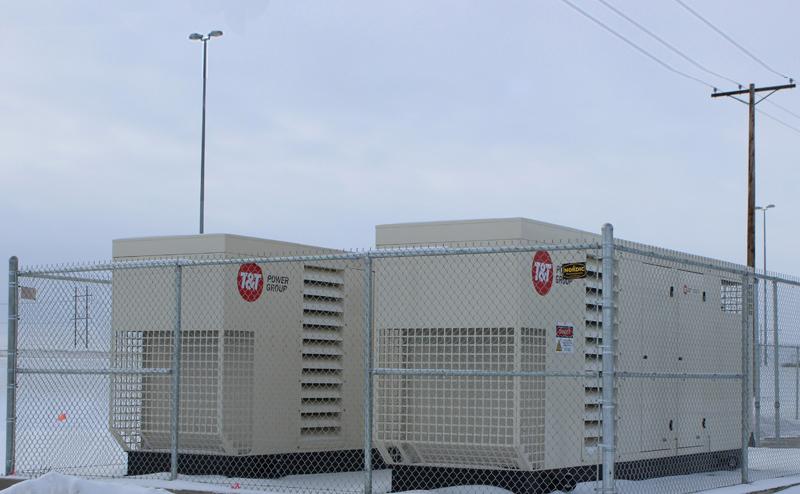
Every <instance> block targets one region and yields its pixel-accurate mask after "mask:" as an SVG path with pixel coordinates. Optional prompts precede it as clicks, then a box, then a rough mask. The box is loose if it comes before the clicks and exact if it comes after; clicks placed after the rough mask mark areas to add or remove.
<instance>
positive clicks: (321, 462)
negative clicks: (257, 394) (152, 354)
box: [128, 449, 742, 494]
mask: <svg viewBox="0 0 800 494" xmlns="http://www.w3.org/2000/svg"><path fill="white" fill-rule="evenodd" d="M741 454H742V453H741V450H739V449H732V450H727V451H715V452H712V453H698V454H691V455H681V456H669V457H665V458H655V459H651V460H639V461H629V462H621V463H617V465H616V467H615V473H616V477H617V479H620V480H645V479H651V478H655V477H668V476H672V475H689V474H693V473H701V472H711V471H716V470H734V469H736V468H739V463H740V459H741ZM372 466H373V469H375V470H383V469H386V468H389V469H391V470H392V491H393V492H400V491H410V490H417V489H419V490H430V489H439V488H442V487H453V486H459V485H488V486H494V487H500V488H503V489H506V490H509V491H511V492H513V493H514V494H546V493H549V492H552V491H557V490H561V491H565V492H569V491H571V490H572V489H574V488H575V485H576V484H577V483H578V482H586V481H591V480H594V479H595V477H596V476H598V475H600V470H599V468H598V467H597V466H580V467H570V468H559V469H554V470H539V471H535V472H522V471H518V470H487V469H479V468H449V467H428V466H416V465H386V464H385V463H384V462H383V459H382V458H381V456H380V454H379V453H378V452H377V450H373V451H372ZM169 469H170V455H169V453H150V452H142V451H131V452H129V453H128V475H148V474H153V473H159V472H168V471H169ZM363 469H364V453H363V451H362V450H360V449H351V450H340V451H325V452H317V453H287V454H281V455H249V456H223V455H202V454H188V453H186V454H181V455H180V456H179V458H178V473H180V474H184V475H221V476H225V477H239V478H264V479H270V478H280V477H285V476H287V475H303V474H318V473H339V472H357V471H360V470H363Z"/></svg>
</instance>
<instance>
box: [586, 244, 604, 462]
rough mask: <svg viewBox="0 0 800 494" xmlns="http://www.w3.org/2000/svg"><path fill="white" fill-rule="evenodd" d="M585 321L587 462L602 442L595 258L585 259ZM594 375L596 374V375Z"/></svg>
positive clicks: (598, 267)
mask: <svg viewBox="0 0 800 494" xmlns="http://www.w3.org/2000/svg"><path fill="white" fill-rule="evenodd" d="M585 303H586V318H585V321H584V322H585V328H586V330H585V331H584V340H585V341H584V349H585V351H584V362H585V368H584V370H585V371H586V373H587V376H589V375H593V374H594V375H596V376H597V377H586V378H584V379H585V382H584V401H583V409H584V415H583V445H584V457H585V458H586V459H597V458H599V455H598V453H599V445H600V441H601V439H602V430H603V421H602V416H603V414H602V410H601V407H602V402H601V398H602V395H603V385H602V378H601V377H600V372H602V370H603V352H602V345H603V273H602V261H601V260H600V259H598V258H597V257H595V256H591V255H590V256H587V258H586V294H585ZM595 373H597V374H595Z"/></svg>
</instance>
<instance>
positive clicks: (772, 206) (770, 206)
mask: <svg viewBox="0 0 800 494" xmlns="http://www.w3.org/2000/svg"><path fill="white" fill-rule="evenodd" d="M774 207H775V205H774V204H770V205H769V206H767V207H765V208H764V209H770V208H774Z"/></svg>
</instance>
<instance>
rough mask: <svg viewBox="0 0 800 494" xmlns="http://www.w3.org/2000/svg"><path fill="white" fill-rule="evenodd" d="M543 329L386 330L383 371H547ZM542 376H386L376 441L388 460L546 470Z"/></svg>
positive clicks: (381, 346)
mask: <svg viewBox="0 0 800 494" xmlns="http://www.w3.org/2000/svg"><path fill="white" fill-rule="evenodd" d="M545 342H546V339H545V332H544V330H541V329H527V328H523V329H519V328H513V327H494V328H387V329H381V330H379V333H378V341H377V348H378V366H379V367H388V368H393V369H442V370H459V371H475V370H477V371H496V372H514V371H519V370H523V369H524V370H539V371H543V370H544V369H545V347H546V345H545ZM544 390H545V383H544V378H543V377H533V378H530V377H525V378H521V377H513V376H470V375H460V376H426V375H422V376H414V375H385V376H380V377H379V378H378V385H377V386H376V394H377V397H376V404H377V406H376V421H375V430H376V440H377V441H378V443H379V446H380V447H381V448H382V453H384V458H385V459H386V460H387V461H389V462H390V463H403V464H424V465H434V466H435V465H441V466H460V467H467V468H470V467H478V468H509V469H516V470H530V469H536V468H541V466H542V462H543V459H544V413H545V401H544V392H545V391H544Z"/></svg>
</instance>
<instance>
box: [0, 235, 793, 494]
mask: <svg viewBox="0 0 800 494" xmlns="http://www.w3.org/2000/svg"><path fill="white" fill-rule="evenodd" d="M9 281H10V284H9V287H10V290H9V353H8V357H9V358H8V383H9V388H8V413H7V427H6V431H7V433H6V473H7V474H9V473H15V474H17V475H20V476H22V477H35V476H39V475H42V474H44V473H46V472H49V471H58V472H62V473H66V474H73V475H78V476H82V477H110V478H121V477H126V478H142V479H148V480H149V481H153V480H170V479H176V478H180V479H182V480H192V481H196V482H205V483H210V484H214V485H217V486H224V487H229V488H234V489H236V488H241V489H251V490H263V491H268V492H309V493H310V492H313V493H318V492H342V493H344V492H352V493H389V492H404V491H412V490H434V489H441V488H448V487H455V486H461V490H462V491H465V492H476V493H478V492H480V493H484V492H503V491H502V489H504V490H506V491H510V492H513V493H515V494H516V493H520V494H521V493H531V492H538V493H550V492H569V491H572V492H580V493H590V492H609V493H610V492H620V493H625V492H645V491H646V492H670V493H673V492H686V493H688V492H696V491H699V490H703V489H711V488H715V487H722V486H727V485H733V484H737V483H741V482H748V481H752V480H758V479H762V478H772V477H779V476H785V475H791V474H799V473H800V461H798V460H799V459H800V420H798V418H797V417H798V415H797V413H798V411H797V410H798V403H799V402H800V393H798V390H800V366H798V363H799V362H800V282H798V280H795V279H791V278H788V277H778V276H774V275H770V276H767V275H764V274H758V275H753V274H751V273H749V272H748V271H747V270H745V269H744V268H743V267H741V266H737V265H733V264H728V263H722V262H719V261H714V260H710V259H704V258H699V257H695V256H689V255H686V254H681V253H676V252H670V251H665V250H662V249H656V248H653V247H648V246H642V245H638V244H633V243H629V242H622V241H613V239H612V235H611V229H610V227H608V228H607V229H605V230H604V235H603V236H602V237H601V236H600V235H597V236H595V237H593V238H590V239H589V241H585V240H584V241H582V242H569V243H548V244H537V245H493V246H483V247H462V246H448V247H444V246H438V247H416V248H411V249H394V248H392V249H389V248H387V249H377V250H372V251H368V252H341V251H329V250H322V249H317V250H315V251H313V252H303V253H300V254H297V253H290V252H286V251H281V252H271V253H268V255H265V256H263V257H246V258H245V257H242V256H241V255H225V256H216V257H210V256H200V255H194V256H189V255H187V256H181V257H175V256H172V258H164V257H163V256H162V257H160V258H158V257H157V256H155V257H153V258H137V259H126V260H124V261H123V260H116V261H114V262H111V263H106V264H101V265H86V266H73V267H65V266H57V267H43V268H34V269H19V268H18V266H17V265H16V259H15V258H12V262H11V265H10V270H9ZM765 286H767V292H766V293H767V297H766V299H765V298H764V287H765ZM759 295H760V297H759ZM765 315H768V317H766V319H765V318H764V316H765ZM764 321H766V323H767V326H764ZM765 330H766V333H765ZM765 334H766V336H767V337H766V338H765V337H764V335H765Z"/></svg>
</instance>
